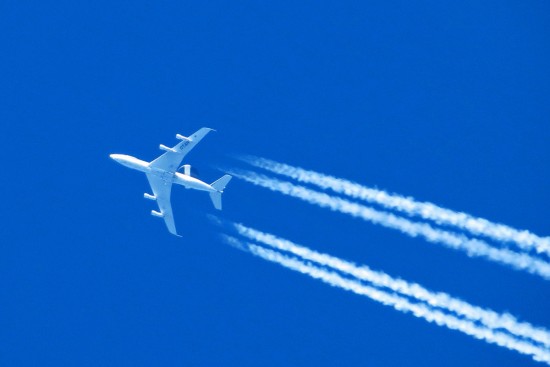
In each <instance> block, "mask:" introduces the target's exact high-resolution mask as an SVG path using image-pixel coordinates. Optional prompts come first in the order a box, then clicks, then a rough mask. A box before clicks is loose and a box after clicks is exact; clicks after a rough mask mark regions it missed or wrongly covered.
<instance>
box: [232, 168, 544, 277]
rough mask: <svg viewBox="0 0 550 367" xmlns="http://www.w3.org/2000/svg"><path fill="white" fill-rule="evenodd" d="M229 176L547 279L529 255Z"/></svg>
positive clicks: (302, 190)
mask: <svg viewBox="0 0 550 367" xmlns="http://www.w3.org/2000/svg"><path fill="white" fill-rule="evenodd" d="M232 174H233V175H234V176H235V177H238V178H240V179H242V180H244V181H247V182H249V183H251V184H253V185H257V186H261V187H264V188H267V189H269V190H272V191H276V192H280V193H282V194H284V195H288V196H292V197H295V198H298V199H301V200H304V201H306V202H308V203H310V204H314V205H318V206H320V207H323V208H328V209H330V210H332V211H337V212H340V213H345V214H348V215H351V216H353V217H356V218H361V219H363V220H366V221H369V222H371V223H374V224H378V225H381V226H384V227H387V228H392V229H395V230H398V231H400V232H402V233H405V234H407V235H409V236H411V237H416V236H421V237H423V238H424V239H426V240H427V241H429V242H433V243H439V244H442V245H445V246H446V247H449V248H452V249H455V250H461V251H464V252H466V253H467V254H468V255H470V256H476V257H483V258H486V259H489V260H492V261H494V262H498V263H501V264H506V265H508V266H510V267H512V268H514V269H518V270H524V271H527V272H529V273H531V274H536V275H539V276H541V277H543V278H544V279H546V280H549V279H550V264H549V263H547V262H545V261H543V260H540V259H537V258H534V257H532V256H530V255H528V254H520V253H516V252H514V251H511V250H508V249H498V248H494V247H492V246H490V245H489V244H488V243H486V242H484V241H481V240H477V239H469V238H467V237H465V236H463V235H458V234H454V233H451V232H448V231H444V230H440V229H435V228H433V227H432V226H430V225H429V224H426V223H417V222H413V221H410V220H408V219H405V218H402V217H398V216H395V215H393V214H391V213H388V212H383V211H378V210H375V209H373V208H370V207H367V206H364V205H361V204H357V203H354V202H350V201H348V200H344V199H341V198H337V197H332V196H329V195H327V194H324V193H320V192H317V191H314V190H311V189H308V188H306V187H303V186H298V185H294V184H291V183H290V182H285V181H280V180H277V179H273V178H270V177H267V176H265V175H259V174H257V173H254V172H249V171H236V170H234V171H233V172H232Z"/></svg>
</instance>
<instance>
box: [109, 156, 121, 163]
mask: <svg viewBox="0 0 550 367" xmlns="http://www.w3.org/2000/svg"><path fill="white" fill-rule="evenodd" d="M109 157H110V158H111V159H113V160H115V161H117V162H118V161H119V160H120V154H109Z"/></svg>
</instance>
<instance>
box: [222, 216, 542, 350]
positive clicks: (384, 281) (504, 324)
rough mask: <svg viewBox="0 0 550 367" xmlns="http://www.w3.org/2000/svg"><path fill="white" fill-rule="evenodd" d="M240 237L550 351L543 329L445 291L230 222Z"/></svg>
mask: <svg viewBox="0 0 550 367" xmlns="http://www.w3.org/2000/svg"><path fill="white" fill-rule="evenodd" d="M231 225H232V226H233V228H234V229H235V230H236V231H237V233H239V234H240V235H241V236H243V237H246V238H248V239H250V240H252V241H254V242H257V243H261V244H263V245H266V246H269V247H272V248H274V249H276V250H279V251H285V252H289V253H291V254H292V255H295V256H298V257H301V258H302V259H304V260H307V261H311V262H315V263H317V264H319V265H321V266H324V267H330V268H333V269H335V270H338V271H340V272H342V273H343V274H346V275H351V276H353V277H355V278H357V279H360V280H362V281H366V282H370V283H371V284H372V285H374V286H376V287H382V288H388V289H390V290H392V291H394V292H396V293H400V294H402V295H405V296H408V297H411V298H414V299H416V300H418V301H422V302H426V303H427V304H428V305H430V306H431V307H437V308H441V309H444V310H446V311H448V312H454V313H455V314H457V315H458V316H462V317H465V318H468V319H470V320H472V321H477V322H479V323H481V324H483V325H485V326H486V327H488V328H490V329H503V330H506V331H508V332H509V333H511V334H514V336H517V337H521V338H525V339H530V340H531V341H533V342H535V343H540V344H543V345H544V346H545V347H546V348H550V332H549V331H548V330H546V329H544V328H540V327H535V326H532V325H531V324H529V323H527V322H519V321H517V319H516V318H515V317H514V316H513V315H510V314H507V313H505V314H500V313H498V312H495V311H493V310H490V309H485V308H482V307H478V306H473V305H471V304H469V303H467V302H465V301H462V300H460V299H457V298H454V297H452V296H450V295H449V294H446V293H443V292H432V291H430V290H428V289H426V288H424V287H422V286H421V285H419V284H417V283H409V282H407V281H405V280H402V279H398V278H393V277H391V276H389V275H388V274H386V273H384V272H381V271H374V270H372V269H370V268H369V267H368V266H364V265H363V266H357V265H355V264H354V263H352V262H348V261H345V260H342V259H339V258H337V257H333V256H330V255H327V254H323V253H319V252H316V251H314V250H311V249H309V248H307V247H303V246H300V245H297V244H295V243H293V242H291V241H289V240H286V239H283V238H280V237H277V236H275V235H272V234H269V233H265V232H261V231H258V230H256V229H253V228H250V227H247V226H244V225H242V224H239V223H231Z"/></svg>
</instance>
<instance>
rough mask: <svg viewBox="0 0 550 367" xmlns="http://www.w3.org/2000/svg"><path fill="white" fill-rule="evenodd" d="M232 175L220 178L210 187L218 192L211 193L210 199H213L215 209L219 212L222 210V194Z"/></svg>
mask: <svg viewBox="0 0 550 367" xmlns="http://www.w3.org/2000/svg"><path fill="white" fill-rule="evenodd" d="M231 178H232V177H231V176H230V175H224V176H223V177H222V178H220V179H219V180H217V181H214V182H213V183H212V184H211V185H210V186H212V187H213V188H214V189H215V190H216V192H211V193H210V199H212V204H214V208H216V209H218V210H222V193H223V190H224V189H225V186H227V184H228V183H229V181H231Z"/></svg>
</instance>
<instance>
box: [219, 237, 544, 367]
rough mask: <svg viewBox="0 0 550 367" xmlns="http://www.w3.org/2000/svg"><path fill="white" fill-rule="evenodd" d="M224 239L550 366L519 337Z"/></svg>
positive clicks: (279, 254) (264, 257)
mask: <svg viewBox="0 0 550 367" xmlns="http://www.w3.org/2000/svg"><path fill="white" fill-rule="evenodd" d="M224 238H225V240H226V242H227V243H229V244H231V245H233V246H235V247H237V248H240V249H243V250H245V251H248V252H250V253H252V254H253V255H255V256H257V257H260V258H262V259H264V260H267V261H271V262H274V263H277V264H280V265H282V266H284V267H286V268H288V269H291V270H295V271H297V272H299V273H302V274H305V275H309V276H310V277H312V278H315V279H319V280H321V281H323V282H324V283H327V284H329V285H331V286H333V287H337V288H340V289H344V290H347V291H350V292H353V293H355V294H358V295H362V296H366V297H368V298H370V299H372V300H374V301H377V302H380V303H382V304H384V305H386V306H390V307H393V308H394V309H396V310H398V311H401V312H403V313H411V314H412V315H414V316H416V317H418V318H421V319H424V320H426V321H428V322H431V323H435V324H437V325H439V326H445V327H447V328H449V329H452V330H458V331H462V332H463V333H465V334H467V335H470V336H472V337H474V338H476V339H479V340H485V341H486V342H488V343H491V344H496V345H498V346H501V347H504V348H507V349H510V350H515V351H517V352H519V353H522V354H526V355H530V356H531V357H532V358H533V359H534V360H535V361H539V362H546V363H547V364H549V365H550V352H549V351H548V350H545V349H544V348H541V347H538V346H535V345H533V344H531V343H529V342H525V341H522V340H519V339H516V338H515V337H513V336H511V335H508V334H505V333H502V332H498V331H494V330H491V329H489V328H486V327H482V326H479V325H476V324H475V323H474V322H472V321H468V320H462V319H459V318H457V317H455V316H452V315H448V314H445V313H443V312H441V311H438V310H434V309H431V308H430V307H429V306H427V305H426V304H423V303H420V304H416V303H411V302H410V301H409V300H407V299H406V298H403V297H400V296H398V295H395V294H391V293H387V292H384V291H381V290H379V289H376V288H373V287H370V286H367V285H364V284H362V283H360V282H358V281H355V280H350V279H346V278H343V277H342V276H340V275H339V274H337V273H334V272H331V271H327V270H324V269H322V268H318V267H315V266H313V265H309V264H307V263H304V262H302V261H300V260H298V259H296V258H290V257H288V256H285V255H283V254H281V253H279V252H277V251H273V250H269V249H265V248H263V247H260V246H257V245H254V244H245V243H242V242H240V241H238V240H237V239H235V238H233V237H229V236H224Z"/></svg>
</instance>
